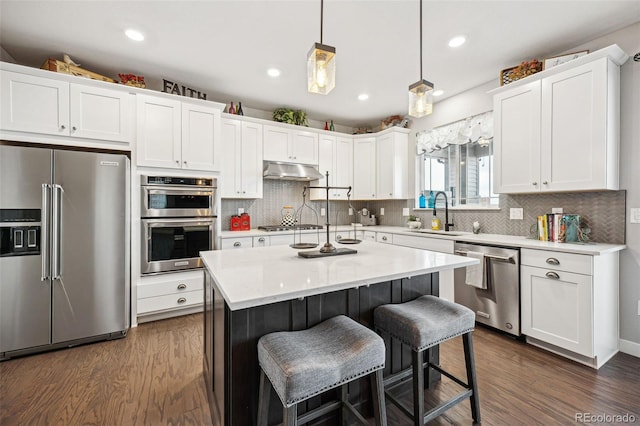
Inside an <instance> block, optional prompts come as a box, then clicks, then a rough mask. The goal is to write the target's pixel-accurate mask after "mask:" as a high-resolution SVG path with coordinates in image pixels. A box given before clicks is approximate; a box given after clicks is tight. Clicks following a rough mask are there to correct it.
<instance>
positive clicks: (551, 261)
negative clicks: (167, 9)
mask: <svg viewBox="0 0 640 426" xmlns="http://www.w3.org/2000/svg"><path fill="white" fill-rule="evenodd" d="M547 263H548V264H549V265H559V264H560V261H559V260H558V259H556V258H555V257H550V258H548V259H547Z"/></svg>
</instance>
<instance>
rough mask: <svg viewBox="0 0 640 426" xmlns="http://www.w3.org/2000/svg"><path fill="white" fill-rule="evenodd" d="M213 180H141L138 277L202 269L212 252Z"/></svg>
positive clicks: (143, 177) (162, 177)
mask: <svg viewBox="0 0 640 426" xmlns="http://www.w3.org/2000/svg"><path fill="white" fill-rule="evenodd" d="M215 192H216V179H215V178H192V177H171V176H149V175H143V176H142V177H141V191H140V193H141V200H140V216H141V221H142V226H141V230H142V244H141V250H142V252H141V257H140V258H141V265H140V267H141V270H140V272H141V273H142V274H155V273H162V272H174V271H183V270H185V269H195V268H201V267H202V259H200V252H201V251H206V250H213V249H214V242H215V241H216V239H215V235H214V233H215V229H216V226H215V224H216V216H215V199H216V193H215Z"/></svg>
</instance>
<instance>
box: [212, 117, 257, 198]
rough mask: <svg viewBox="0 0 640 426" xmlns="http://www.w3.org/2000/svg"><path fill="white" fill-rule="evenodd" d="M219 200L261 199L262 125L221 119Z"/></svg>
mask: <svg viewBox="0 0 640 426" xmlns="http://www.w3.org/2000/svg"><path fill="white" fill-rule="evenodd" d="M221 152H222V167H221V171H220V180H219V182H218V184H219V185H220V191H221V192H220V194H221V197H222V198H262V187H263V185H262V125H261V124H258V123H253V122H250V121H241V120H237V119H229V118H223V119H222V137H221Z"/></svg>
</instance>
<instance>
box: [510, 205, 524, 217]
mask: <svg viewBox="0 0 640 426" xmlns="http://www.w3.org/2000/svg"><path fill="white" fill-rule="evenodd" d="M523 217H524V216H523V209H522V207H519V208H513V207H512V208H510V209H509V219H515V220H522V219H523Z"/></svg>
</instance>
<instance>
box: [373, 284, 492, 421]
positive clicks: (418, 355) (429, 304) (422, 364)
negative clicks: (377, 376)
mask: <svg viewBox="0 0 640 426" xmlns="http://www.w3.org/2000/svg"><path fill="white" fill-rule="evenodd" d="M373 316H374V324H375V328H376V330H378V331H381V332H383V333H384V332H386V333H389V335H390V336H391V337H393V338H396V339H398V340H400V341H401V342H403V343H406V344H407V345H409V346H410V347H411V364H412V369H411V371H404V372H400V373H397V374H395V375H393V376H390V377H388V378H386V379H385V380H384V385H385V393H386V396H387V398H388V399H389V400H390V401H391V402H393V403H394V404H395V405H396V406H397V407H398V408H400V410H401V411H402V412H403V413H404V414H406V415H407V416H408V417H409V418H411V419H412V420H413V424H414V425H423V424H425V423H427V422H429V421H431V420H433V419H434V418H436V417H438V416H440V415H441V414H442V413H444V412H445V411H446V410H448V409H449V408H451V407H453V406H454V405H456V404H458V403H460V402H462V401H464V400H465V399H466V398H469V401H470V402H471V415H472V417H473V420H474V422H475V423H480V400H479V398H478V385H477V383H476V367H475V361H474V356H473V338H472V333H473V329H474V326H475V314H474V313H473V311H472V310H470V309H469V308H467V307H465V306H462V305H459V304H457V303H452V302H449V301H446V300H442V299H440V298H438V297H436V296H422V297H419V298H417V299H415V300H412V301H410V302H406V303H398V304H389V305H382V306H379V307H378V308H376V309H375V310H374V313H373ZM460 335H462V342H463V346H464V359H465V364H466V368H467V383H464V382H463V381H462V380H460V379H458V378H457V377H455V376H453V375H452V374H450V373H449V372H447V371H445V370H443V369H442V368H440V366H439V365H435V364H432V363H431V362H430V356H429V355H430V353H429V352H430V348H432V347H434V346H436V345H438V344H440V343H442V342H444V341H446V340H449V339H451V338H454V337H457V336H460ZM425 359H426V361H425ZM425 368H426V371H425ZM431 369H434V370H437V371H439V372H440V373H442V374H444V375H445V376H447V377H449V378H450V379H451V380H453V381H455V382H456V383H458V384H459V385H461V386H463V387H464V388H465V391H464V392H462V393H460V394H458V395H457V396H455V397H453V398H452V399H450V400H448V401H446V402H444V403H442V404H440V405H438V406H437V407H435V408H432V409H431V410H429V411H428V412H427V413H425V412H424V380H425V374H426V376H427V382H428V381H429V377H430V374H429V372H430V371H431ZM407 373H408V374H407ZM411 374H413V411H411V410H410V409H409V408H407V407H406V406H405V405H404V404H403V403H402V402H400V401H398V400H397V399H396V398H395V397H394V396H393V395H391V393H390V392H389V391H390V390H391V389H393V388H394V387H395V386H398V385H400V384H402V383H403V382H402V380H403V379H405V378H407V377H408V376H409V375H411Z"/></svg>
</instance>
